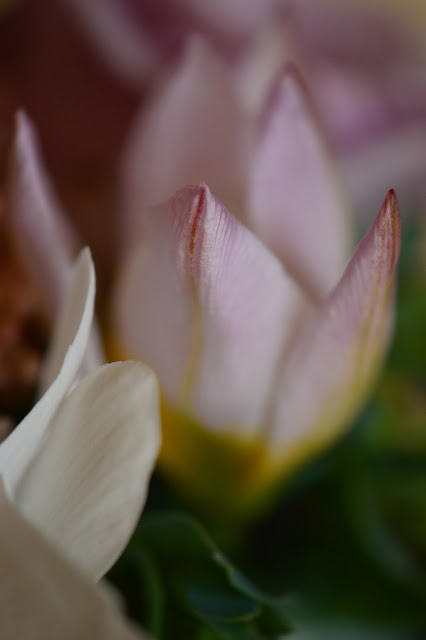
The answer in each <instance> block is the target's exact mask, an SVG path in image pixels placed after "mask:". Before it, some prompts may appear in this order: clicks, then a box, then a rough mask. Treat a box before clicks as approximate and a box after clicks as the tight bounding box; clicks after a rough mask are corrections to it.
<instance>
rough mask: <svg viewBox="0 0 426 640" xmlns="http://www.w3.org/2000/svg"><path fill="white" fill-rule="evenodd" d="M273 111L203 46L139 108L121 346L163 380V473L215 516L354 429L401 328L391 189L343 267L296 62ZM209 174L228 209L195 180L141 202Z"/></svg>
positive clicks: (332, 196) (339, 230) (319, 146)
mask: <svg viewBox="0 0 426 640" xmlns="http://www.w3.org/2000/svg"><path fill="white" fill-rule="evenodd" d="M262 120H263V122H262V127H261V129H260V131H256V130H255V128H254V127H253V125H252V123H251V121H250V119H249V120H248V121H246V120H245V119H244V117H243V116H242V114H241V112H240V110H239V107H238V103H237V102H236V101H235V97H234V96H233V95H232V91H230V89H229V86H228V83H227V81H226V72H225V71H224V69H223V68H222V67H221V65H220V63H219V61H218V60H217V59H216V58H215V56H214V55H213V54H212V53H211V52H210V51H209V49H208V48H207V47H206V46H205V45H204V44H203V43H202V42H200V41H196V42H194V43H193V46H192V48H191V49H190V50H189V51H188V53H187V57H186V59H185V60H184V61H183V63H182V65H181V67H180V68H179V69H178V70H177V72H176V74H175V75H174V76H173V77H172V78H171V79H170V80H169V82H168V83H166V84H165V85H164V86H163V88H162V90H161V91H160V92H159V93H158V94H157V96H156V97H155V99H154V100H153V102H152V104H151V105H150V106H149V107H148V109H147V110H146V112H144V113H143V114H142V115H141V117H140V120H139V122H138V126H137V128H136V130H135V134H134V136H133V137H132V138H131V144H130V148H129V150H128V153H127V157H126V162H125V170H124V171H125V185H126V189H125V191H126V195H127V197H126V199H125V210H126V211H127V214H128V218H127V226H126V230H127V231H129V229H132V234H133V235H132V238H131V246H132V247H133V248H132V250H131V251H128V252H127V253H126V255H125V257H124V260H123V266H122V270H121V275H120V278H119V280H118V285H117V290H116V297H115V301H114V302H115V304H114V311H113V313H114V320H115V324H114V327H115V333H114V335H113V340H115V341H116V342H117V345H118V348H119V349H121V350H123V351H124V353H126V354H131V355H132V356H133V357H134V356H138V357H139V358H141V359H143V360H146V361H147V362H148V363H149V364H150V365H151V366H153V368H154V369H155V370H156V372H157V374H158V376H159V380H160V384H161V387H162V391H163V400H164V406H163V424H164V429H165V438H164V447H163V453H162V457H163V462H164V464H165V466H166V467H168V468H169V471H170V472H171V473H172V475H174V476H176V478H177V479H178V481H180V482H181V483H182V484H183V485H184V486H185V488H186V489H187V490H188V491H189V492H190V493H192V494H195V495H196V496H197V495H198V497H201V499H202V501H204V502H206V503H209V501H210V503H212V504H213V505H215V506H216V507H218V508H220V509H221V510H223V509H226V508H227V507H230V509H231V510H234V509H235V508H236V509H237V510H238V509H239V508H241V509H244V507H245V506H247V504H246V503H249V502H251V501H252V500H256V498H257V497H259V494H258V492H259V493H262V491H264V489H265V486H266V487H268V488H270V486H271V484H274V483H275V482H276V481H277V479H280V478H282V477H283V476H286V475H287V474H288V473H290V472H291V471H292V470H294V468H296V467H297V466H298V465H299V464H301V463H302V462H303V461H305V460H306V459H307V458H309V457H310V456H311V455H313V454H314V453H315V452H317V451H318V450H319V449H321V448H322V447H324V446H325V445H326V444H327V443H329V442H331V441H332V440H333V439H334V438H336V437H337V436H338V434H339V433H341V432H342V431H343V430H344V428H345V427H346V426H347V425H348V424H349V422H350V420H351V419H352V417H353V416H354V415H355V414H356V412H357V411H358V409H359V407H360V405H361V403H362V402H363V400H364V398H365V396H366V394H367V392H368V390H369V389H370V387H371V384H372V381H373V380H374V378H375V375H376V373H377V371H378V369H379V366H380V363H381V361H382V358H383V354H384V352H385V350H386V346H387V344H388V340H389V335H390V330H391V326H392V314H393V297H392V284H393V279H394V273H395V267H396V262H397V258H398V253H399V242H400V221H399V214H398V209H397V204H396V199H395V196H394V194H393V193H390V194H389V195H388V197H387V198H386V200H385V202H384V204H383V207H382V209H381V211H380V213H379V215H378V217H377V219H376V221H375V223H374V224H373V226H372V227H371V229H370V231H369V232H368V233H367V234H366V236H365V238H364V239H363V241H362V242H361V243H360V245H359V247H358V249H357V251H356V252H355V254H354V255H353V257H352V260H351V261H350V262H349V265H348V266H347V268H346V270H345V265H346V263H347V259H348V257H349V252H348V231H349V222H348V211H347V208H346V203H345V200H344V198H343V197H342V193H341V185H340V182H339V180H338V178H337V176H336V173H335V170H334V168H333V164H332V161H331V158H330V156H329V154H328V152H327V148H326V146H325V144H324V140H323V138H322V136H321V133H320V131H319V129H318V126H317V124H316V121H315V117H314V114H313V112H312V110H311V107H310V104H309V101H308V99H307V97H306V95H305V92H304V89H303V87H302V86H301V84H300V81H299V79H298V75H297V74H296V73H295V72H294V71H293V70H292V69H291V68H289V69H287V70H286V71H285V72H284V73H283V75H282V76H281V78H280V81H279V82H278V84H277V86H276V87H275V91H274V93H273V95H272V97H271V100H270V102H269V104H268V107H267V109H266V111H265V113H264V114H263V118H262ZM203 177H207V179H208V180H209V182H210V185H211V187H212V190H213V191H214V192H216V193H217V194H219V195H220V198H221V199H222V200H223V202H224V203H225V204H222V202H220V201H219V200H217V199H216V198H215V197H214V196H213V195H212V193H211V192H210V190H209V189H208V188H207V187H206V186H205V185H201V186H199V187H186V188H185V189H183V190H181V191H179V192H178V193H177V194H176V195H175V196H174V197H173V198H172V199H171V200H169V201H168V203H167V204H166V205H162V206H157V207H155V208H153V209H150V208H149V207H148V208H147V207H146V205H147V204H149V203H153V202H157V201H158V200H159V199H160V198H161V197H163V198H164V197H167V195H168V194H169V193H170V192H171V191H173V190H174V189H175V188H176V186H178V185H180V184H185V183H190V182H192V183H193V182H195V181H200V180H202V179H203ZM226 205H227V206H226ZM227 207H228V208H227ZM228 209H229V210H232V211H234V212H235V213H236V214H237V216H238V217H239V218H240V219H242V220H243V221H244V223H245V224H248V225H249V226H250V227H251V228H252V230H253V231H255V232H256V234H257V236H258V237H256V235H254V233H253V232H252V231H250V230H249V229H248V228H247V226H245V224H243V222H240V221H239V220H238V219H237V218H236V217H234V215H232V214H231V213H230V212H229V210H228ZM129 221H130V223H129ZM268 247H269V248H268ZM271 250H272V251H271ZM342 273H343V275H342ZM117 345H116V346H117ZM229 447H231V449H232V450H233V451H234V453H235V452H236V451H238V452H239V453H238V454H236V456H232V455H231V456H229V453H228V454H226V453H224V452H226V451H227V450H228V449H229ZM206 469H209V472H207V471H205V470H206ZM212 474H213V478H214V479H213V480H212Z"/></svg>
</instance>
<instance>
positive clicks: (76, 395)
mask: <svg viewBox="0 0 426 640" xmlns="http://www.w3.org/2000/svg"><path fill="white" fill-rule="evenodd" d="M158 413H159V408H158V394H157V384H156V379H155V376H154V375H153V373H152V371H151V370H150V369H149V368H148V367H146V366H144V365H142V364H141V363H136V362H125V363H121V362H117V363H113V364H109V365H104V366H103V367H101V368H99V369H97V370H96V371H95V372H94V373H92V374H90V375H89V376H87V377H86V378H85V379H84V380H83V381H82V382H81V383H80V384H79V385H78V386H77V387H76V388H75V389H74V391H73V392H72V393H71V394H70V395H69V396H68V397H67V398H66V399H65V400H64V401H63V403H62V405H61V406H60V408H59V410H58V412H57V414H56V415H55V417H54V418H53V420H52V425H51V429H50V431H49V434H48V437H47V438H46V440H45V442H44V446H43V447H42V448H41V450H40V453H39V455H38V457H37V459H36V460H35V461H34V462H33V464H32V465H31V467H30V468H29V470H28V472H27V474H26V475H25V477H24V478H23V480H22V482H21V484H20V486H19V487H18V491H17V495H16V502H17V504H18V506H19V508H20V509H21V510H22V511H23V513H24V514H25V515H26V516H27V517H28V518H29V520H31V522H33V523H34V524H36V525H37V526H38V528H39V529H40V530H41V531H42V532H43V533H45V535H46V536H47V538H48V539H50V540H51V541H52V542H54V543H55V544H56V545H59V546H60V547H61V548H62V549H63V552H64V553H65V554H66V555H67V556H68V557H69V558H71V559H72V560H73V562H74V563H75V564H76V565H77V566H79V567H80V569H81V570H82V571H84V572H85V573H86V574H88V575H89V576H90V577H91V578H93V579H95V580H97V579H99V578H100V577H101V576H102V575H104V574H105V573H106V571H107V570H108V569H109V568H110V567H111V566H112V564H113V563H114V562H115V560H116V559H117V557H118V556H119V555H120V553H121V552H122V551H123V549H124V547H125V545H126V544H127V543H128V541H129V538H130V535H131V533H132V532H133V530H134V528H135V526H136V523H137V520H138V518H139V515H140V512H141V509H142V506H143V504H144V502H145V499H146V494H147V490H148V483H149V478H150V475H151V472H152V470H153V467H154V464H155V460H156V457H157V453H158V448H159V445H160V429H159V415H158Z"/></svg>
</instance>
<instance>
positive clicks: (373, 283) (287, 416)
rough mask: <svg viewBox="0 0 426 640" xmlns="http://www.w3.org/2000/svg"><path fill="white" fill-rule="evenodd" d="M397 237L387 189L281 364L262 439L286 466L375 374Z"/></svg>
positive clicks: (354, 401) (341, 419)
mask: <svg viewBox="0 0 426 640" xmlns="http://www.w3.org/2000/svg"><path fill="white" fill-rule="evenodd" d="M400 237H401V222H400V217H399V212H398V206H397V201H396V196H395V194H394V193H393V192H389V194H388V196H387V198H386V199H385V201H384V204H383V206H382V209H381V211H380V213H379V214H378V216H377V218H376V220H375V222H374V224H373V225H372V227H371V228H370V230H369V231H368V233H367V234H366V235H365V236H364V238H363V240H362V241H361V243H360V244H359V246H358V248H357V250H356V251H355V253H354V255H353V257H352V260H351V261H350V263H349V265H348V267H347V269H346V271H345V273H344V275H343V277H342V279H341V281H340V283H339V284H338V286H337V287H336V289H335V290H334V291H333V293H332V294H331V295H330V296H329V298H328V299H327V300H326V301H325V303H324V304H323V305H322V307H321V308H320V309H319V311H318V314H317V316H316V317H315V318H314V320H313V323H312V326H311V327H310V328H308V329H307V330H306V331H305V332H304V334H303V335H302V337H301V340H300V342H299V344H298V345H297V347H296V348H295V349H294V352H293V353H292V356H291V357H290V359H289V361H288V362H287V363H286V368H285V369H284V371H283V375H282V376H281V379H280V380H279V384H278V387H277V395H276V406H275V410H274V412H273V418H272V422H271V430H270V434H269V440H270V445H271V446H272V447H273V448H274V451H278V454H277V457H278V458H279V457H280V456H281V457H284V458H285V459H287V462H288V464H290V465H291V464H292V463H298V462H299V460H300V458H304V457H305V456H306V457H308V455H309V454H311V453H312V452H313V451H315V450H316V449H319V448H321V446H323V445H324V444H325V443H327V442H328V441H329V440H332V439H333V438H334V437H336V436H337V435H338V434H339V432H341V431H342V430H343V429H344V428H345V426H346V425H347V424H348V423H349V421H350V420H351V419H352V418H353V416H354V415H355V413H356V412H357V410H358V409H359V407H360V405H361V403H362V401H363V399H364V398H365V396H366V394H367V392H368V390H369V388H370V386H371V384H372V381H374V379H375V376H376V375H377V372H378V369H379V367H380V364H381V362H382V359H383V355H384V352H385V350H386V347H387V345H388V342H389V337H390V331H391V328H392V319H393V302H394V301H393V283H394V275H395V269H396V264H397V260H398V255H399V248H400Z"/></svg>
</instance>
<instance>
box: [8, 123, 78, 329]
mask: <svg viewBox="0 0 426 640" xmlns="http://www.w3.org/2000/svg"><path fill="white" fill-rule="evenodd" d="M6 206H7V214H8V222H9V225H10V227H11V229H12V233H13V237H14V240H15V242H16V245H17V248H18V250H19V252H20V255H21V256H22V259H23V261H24V262H25V263H26V264H27V265H28V269H29V271H30V273H31V274H32V276H33V277H34V278H35V280H36V282H37V284H38V286H39V289H40V291H41V293H42V294H43V296H44V299H45V303H46V305H47V308H48V311H49V313H50V316H51V317H54V316H55V314H56V312H57V310H58V307H59V304H60V301H61V299H62V295H63V292H64V289H65V287H66V285H67V283H68V280H69V277H70V272H71V269H72V263H73V255H74V254H75V249H76V246H78V245H77V240H76V237H75V236H74V234H73V232H72V230H71V228H70V226H69V225H68V223H67V220H66V217H65V214H64V213H63V211H62V209H61V206H60V204H59V203H58V201H57V200H56V197H55V195H54V193H53V188H52V185H51V183H50V180H49V178H48V176H47V175H46V172H45V170H44V167H43V164H42V162H41V159H40V154H39V150H38V142H37V137H36V133H35V131H34V129H33V126H32V124H31V122H30V120H29V119H28V118H27V116H26V115H25V113H23V112H19V113H18V114H17V116H16V130H15V136H14V140H13V147H12V157H11V167H10V171H9V176H8V182H7V186H6Z"/></svg>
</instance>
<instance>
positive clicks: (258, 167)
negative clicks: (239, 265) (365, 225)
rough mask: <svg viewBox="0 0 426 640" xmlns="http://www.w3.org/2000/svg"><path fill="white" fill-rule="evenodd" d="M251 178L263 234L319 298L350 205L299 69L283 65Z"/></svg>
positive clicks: (343, 255) (343, 253)
mask: <svg viewBox="0 0 426 640" xmlns="http://www.w3.org/2000/svg"><path fill="white" fill-rule="evenodd" d="M251 171H252V173H251V177H250V179H249V181H248V212H249V218H250V220H251V223H252V225H253V227H254V228H255V230H256V232H257V233H258V235H259V236H260V237H262V238H263V239H264V240H265V242H266V243H267V244H268V246H270V247H271V248H272V250H273V251H274V252H275V253H276V254H277V255H278V256H279V257H280V258H281V260H282V261H283V263H284V264H285V266H286V268H287V269H288V270H289V272H290V273H291V274H292V275H293V276H294V277H295V278H296V279H297V280H298V281H299V283H300V284H301V285H302V286H303V287H304V288H306V290H307V291H308V292H309V293H310V294H311V295H312V296H313V297H314V298H315V299H317V300H321V299H323V298H324V297H325V296H326V295H327V294H328V293H329V291H330V290H331V288H332V287H334V286H335V285H336V283H337V282H338V279H339V277H340V274H341V273H342V270H343V268H344V266H345V264H346V259H347V255H348V230H349V225H348V208H347V204H346V202H345V200H344V198H343V195H342V192H341V186H340V183H339V181H338V179H337V175H336V174H335V172H334V170H333V166H332V161H331V156H330V157H329V156H328V152H327V147H326V144H325V140H323V139H322V136H321V132H320V130H319V127H318V126H317V124H316V122H315V118H314V114H313V112H312V110H311V107H310V105H309V104H308V100H307V96H306V95H305V91H304V89H303V87H302V85H301V83H300V80H299V78H298V76H297V73H296V72H295V71H294V70H293V69H292V68H291V67H287V68H286V70H285V71H284V73H283V75H282V78H281V80H280V82H279V83H278V85H277V87H276V89H275V93H274V95H273V97H272V100H271V104H270V105H269V110H268V113H267V114H266V121H265V123H264V128H263V132H262V134H261V136H260V140H259V144H258V149H257V151H256V153H255V156H254V161H253V165H252V170H251Z"/></svg>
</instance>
